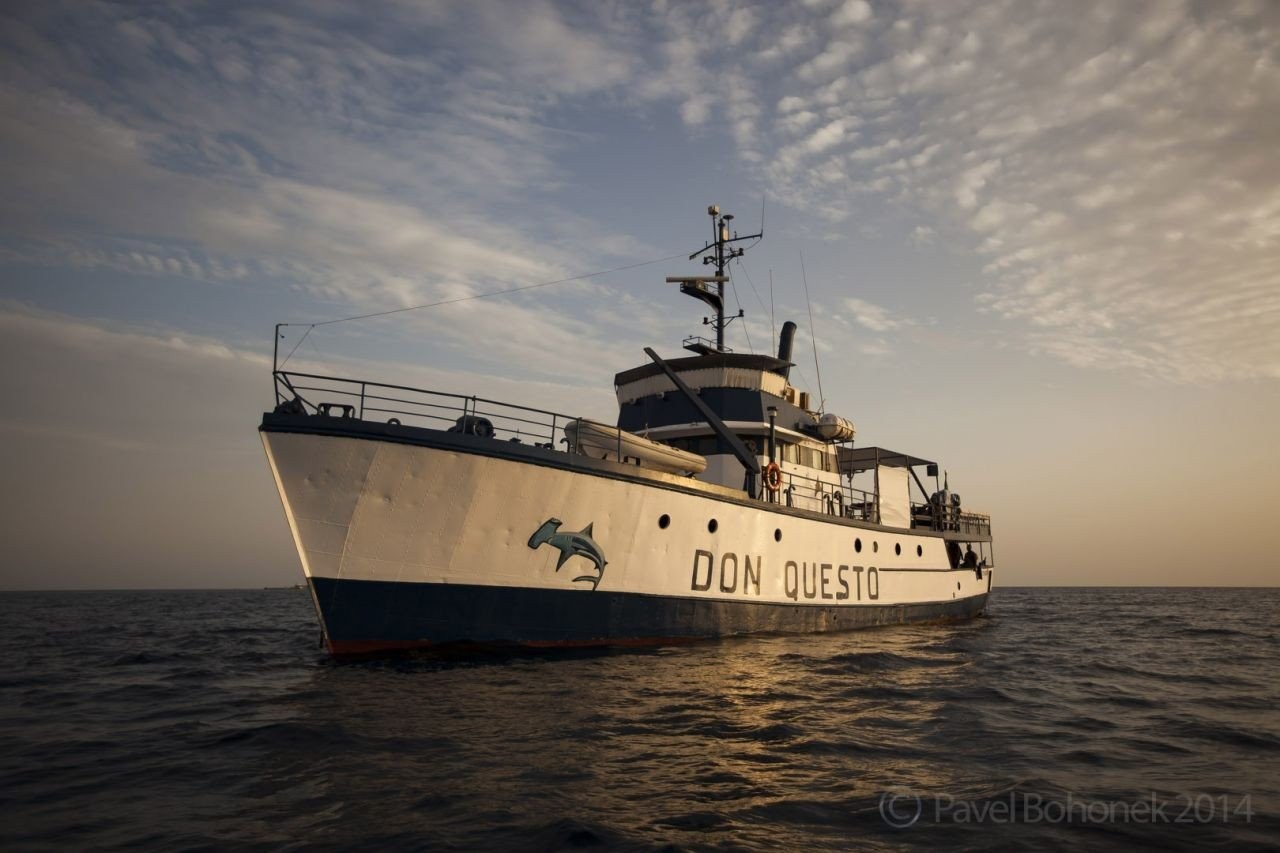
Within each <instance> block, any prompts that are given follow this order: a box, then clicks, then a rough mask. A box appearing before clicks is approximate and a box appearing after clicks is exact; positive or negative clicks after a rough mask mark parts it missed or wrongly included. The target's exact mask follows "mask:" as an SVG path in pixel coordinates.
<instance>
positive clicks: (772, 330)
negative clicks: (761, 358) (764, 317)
mask: <svg viewBox="0 0 1280 853" xmlns="http://www.w3.org/2000/svg"><path fill="white" fill-rule="evenodd" d="M769 334H770V335H772V336H773V351H774V352H777V351H778V321H777V320H776V319H775V318H774V314H773V267H769Z"/></svg>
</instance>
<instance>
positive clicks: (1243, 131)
mask: <svg viewBox="0 0 1280 853" xmlns="http://www.w3.org/2000/svg"><path fill="white" fill-rule="evenodd" d="M853 8H854V7H852V6H842V7H840V9H839V11H835V12H834V13H833V17H842V19H843V16H846V15H847V16H848V17H849V18H850V21H851V22H852V18H854V17H858V18H859V19H860V20H858V21H857V23H858V24H859V26H858V28H857V29H854V30H848V31H846V30H841V29H839V28H836V29H833V30H829V31H825V32H823V33H822V37H821V39H819V40H818V41H817V42H815V43H813V44H811V45H808V46H807V47H806V48H805V51H802V52H801V53H800V54H799V55H798V56H797V57H795V62H794V64H793V65H792V66H791V70H790V72H789V73H788V74H785V75H783V76H781V77H778V76H773V77H765V76H761V77H759V78H757V79H755V80H754V82H753V85H755V86H756V87H757V90H758V91H759V92H760V97H761V99H762V100H766V101H768V102H771V103H775V104H777V105H778V109H777V111H776V113H774V114H771V123H770V124H768V125H766V126H762V127H761V128H760V129H759V131H758V135H757V136H758V139H757V143H756V150H757V152H759V151H760V150H761V146H762V145H763V146H764V147H763V150H764V157H763V162H764V163H766V164H767V166H766V174H767V181H768V188H769V190H770V191H771V193H772V194H773V196H774V197H775V198H777V199H778V200H780V201H782V202H783V203H784V204H788V205H791V206H793V207H795V208H796V209H803V210H806V211H817V212H822V213H824V214H825V216H826V217H827V218H828V219H829V220H830V221H831V222H832V223H840V222H845V221H862V220H865V218H866V216H867V215H868V214H869V213H870V214H871V215H875V212H876V211H879V210H882V209H884V208H886V207H889V208H897V209H898V210H900V211H902V212H903V213H905V214H906V215H909V216H911V217H912V218H914V219H916V220H917V221H920V220H924V221H926V222H928V223H929V225H928V226H927V227H929V228H930V229H931V231H932V233H937V232H939V231H943V230H945V233H947V234H948V235H949V236H950V235H963V234H964V233H965V232H966V231H967V232H968V234H969V235H970V238H971V240H972V243H971V245H972V246H973V248H974V249H975V250H976V251H978V252H979V253H980V254H981V255H982V256H983V257H984V259H985V267H984V272H983V278H984V282H983V283H982V284H981V285H980V287H979V291H980V293H979V302H978V305H979V307H980V308H981V309H982V310H984V311H987V312H989V313H991V314H992V315H993V316H996V317H998V318H1000V319H1001V320H1002V321H1004V323H1005V326H1004V328H1006V329H1007V330H1009V332H1010V333H1011V334H1012V339H1013V340H1016V341H1021V342H1022V344H1023V345H1024V346H1025V347H1027V348H1029V349H1031V350H1033V351H1036V352H1040V353H1044V354H1046V355H1050V356H1052V357H1055V358H1061V359H1063V360H1065V361H1068V362H1069V363H1071V364H1075V365H1081V366H1088V367H1090V368H1102V367H1112V368H1116V369H1123V370H1130V371H1136V372H1140V373H1143V374H1146V375H1149V376H1155V377H1159V378H1161V379H1164V380H1169V381H1175V382H1214V381H1226V380H1233V379H1247V378H1256V377H1275V376H1276V375H1277V374H1280V312H1277V310H1276V302H1277V294H1280V269H1278V267H1280V264H1277V262H1276V258H1277V257H1278V256H1280V161H1277V160H1276V159H1275V157H1274V156H1272V154H1271V152H1273V151H1275V150H1277V149H1280V118H1277V117H1278V116H1280V65H1277V63H1276V62H1275V61H1274V58H1273V56H1272V53H1273V51H1272V45H1274V43H1275V41H1276V39H1277V37H1280V12H1278V11H1277V9H1276V8H1275V7H1274V6H1271V5H1267V4H1250V3H1238V4H1221V5H1218V6H1215V7H1214V10H1213V11H1212V13H1209V14H1201V13H1198V12H1197V11H1196V10H1195V8H1194V7H1192V6H1190V5H1188V4H1182V3H1175V2H1158V3H1146V4H1138V5H1136V6H1125V7H1117V6H1111V5H1102V4H1094V5H1091V6H1088V7H1087V9H1086V10H1084V12H1083V13H1082V12H1081V10H1080V9H1079V8H1078V7H1072V8H1067V7H1061V8H1058V7H1031V6H1026V5H1021V6H1019V5H1017V4H1014V5H1004V4H990V3H977V2H970V3H965V2H958V3H947V4H932V5H930V4H908V3H902V4H888V3H886V4H881V5H879V6H877V8H876V10H875V14H874V15H873V16H870V17H869V18H868V17H867V16H866V15H864V14H863V13H854V12H852V11H850V10H852V9H853ZM815 83H818V84H821V85H819V86H818V87H817V88H815V85H814V84H815ZM851 122H857V125H856V127H857V133H856V134H853V133H845V134H843V135H841V134H838V133H836V132H835V129H836V128H839V127H841V126H842V124H841V123H844V124H843V127H845V128H846V129H848V128H850V127H852V126H854V125H851V124H850V123H851ZM762 140H763V141H762ZM770 150H772V152H773V153H772V155H771V154H770V153H769V152H770ZM757 156H758V155H757ZM846 227H847V226H846ZM917 242H920V241H919V240H917Z"/></svg>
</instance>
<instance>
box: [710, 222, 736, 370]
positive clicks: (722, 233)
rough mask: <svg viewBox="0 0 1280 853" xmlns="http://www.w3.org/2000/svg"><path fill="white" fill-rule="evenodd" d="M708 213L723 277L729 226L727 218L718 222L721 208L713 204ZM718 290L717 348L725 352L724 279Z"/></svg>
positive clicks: (718, 274)
mask: <svg viewBox="0 0 1280 853" xmlns="http://www.w3.org/2000/svg"><path fill="white" fill-rule="evenodd" d="M707 213H709V214H711V229H712V231H714V232H715V238H716V239H715V243H716V275H717V276H718V277H719V278H721V279H723V278H724V268H725V266H727V262H726V261H725V259H724V244H725V241H726V240H728V239H729V226H728V224H726V222H725V220H723V219H721V220H720V221H719V222H716V216H717V215H718V214H719V213H720V208H719V207H716V206H715V205H712V206H711V207H709V208H707ZM730 253H732V250H730ZM716 292H717V293H719V294H720V305H719V306H718V307H717V309H716V349H717V350H719V351H720V352H724V327H725V326H726V325H727V324H726V323H725V321H724V281H723V280H722V281H720V282H718V283H717V284H716Z"/></svg>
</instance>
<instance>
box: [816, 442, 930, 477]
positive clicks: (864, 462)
mask: <svg viewBox="0 0 1280 853" xmlns="http://www.w3.org/2000/svg"><path fill="white" fill-rule="evenodd" d="M836 454H837V460H838V462H839V464H840V473H841V474H857V473H858V472H860V471H872V470H874V469H875V468H876V466H877V465H887V466H889V467H891V468H914V467H915V466H916V465H935V464H937V463H935V462H933V461H932V460H930V459H921V458H920V457H919V456H912V455H911V454H909V453H899V452H898V451H896V450H886V449H885V448H883V447H841V448H840V449H839V450H837V451H836Z"/></svg>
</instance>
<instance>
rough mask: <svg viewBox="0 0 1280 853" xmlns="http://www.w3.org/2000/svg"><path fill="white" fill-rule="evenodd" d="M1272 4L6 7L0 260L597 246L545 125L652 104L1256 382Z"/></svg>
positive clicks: (441, 265) (303, 258)
mask: <svg viewBox="0 0 1280 853" xmlns="http://www.w3.org/2000/svg"><path fill="white" fill-rule="evenodd" d="M1278 19H1280V13H1278V12H1277V11H1276V9H1275V8H1274V6H1272V5H1268V4H1256V5H1255V4H1248V3H1239V4H1217V5H1215V6H1214V7H1213V9H1212V11H1209V12H1206V11H1204V10H1198V9H1197V7H1194V6H1192V5H1189V4H1182V3H1176V2H1153V3H1145V4H1138V5H1130V6H1114V5H1107V4H1094V5H1090V6H1088V7H1086V8H1085V9H1084V10H1083V11H1082V10H1080V9H1079V8H1077V7H1072V8H1067V7H1056V6H1052V4H1050V5H1046V6H1027V5H1019V4H1012V5H1010V4H993V3H980V2H976V0H971V2H955V3H946V4H917V3H909V2H903V3H892V2H885V3H878V4H876V5H875V7H874V8H872V6H871V5H869V4H866V3H862V2H845V3H836V2H815V3H801V4H794V3H792V4H786V3H778V4H764V3H757V4H719V3H716V4H710V5H708V6H693V5H689V4H683V3H668V4H660V5H659V6H655V7H654V8H652V9H640V8H638V7H629V6H627V5H626V4H622V5H618V6H614V5H609V4H595V5H590V4H588V5H577V6H569V5H563V4H549V3H540V2H535V3H528V4H519V5H518V7H514V8H513V7H512V6H511V5H510V4H501V3H486V2H476V3H441V4H431V5H427V6H421V5H419V4H414V3H391V4H388V5H387V6H386V7H384V9H383V10H382V14H379V15H377V16H370V15H367V14H363V13H361V11H360V10H356V9H354V8H353V7H347V6H343V5H342V4H334V5H325V4H319V5H317V4H297V5H292V4H288V3H286V4H282V5H277V6H272V7H270V8H267V7H259V6H247V7H243V8H241V7H234V8H233V7H221V6H205V7H196V6H163V5H162V6H147V7H145V8H128V9H125V8H123V7H120V6H117V5H113V4H106V3H84V4H78V5H77V11H76V14H75V15H74V16H67V15H65V14H61V13H60V12H59V10H58V6H57V4H41V5H37V6H29V7H24V8H23V9H22V10H21V11H20V12H18V13H14V12H8V18H7V19H6V26H5V27H4V28H3V34H2V35H0V40H2V41H0V46H2V47H3V48H4V50H3V51H2V52H0V68H3V70H4V79H5V80H6V81H7V83H6V84H5V85H3V86H0V178H2V179H3V180H4V181H5V185H6V188H7V192H6V193H5V195H4V197H3V198H2V199H0V224H2V225H3V226H4V229H5V234H6V235H7V236H6V237H5V239H4V240H3V241H0V253H2V255H0V256H3V257H5V258H7V259H9V260H10V261H14V262H31V261H34V262H38V263H42V264H50V265H52V264H58V263H61V264H66V265H75V266H79V267H81V268H113V269H129V270H134V271H144V272H147V274H149V275H156V276H162V275H174V276H181V277H184V278H189V279H192V280H196V281H205V280H208V281H234V282H237V283H238V286H245V287H255V286H257V287H263V288H271V287H281V286H285V287H295V288H299V287H300V288H303V289H304V290H305V291H306V292H309V293H310V294H312V295H313V296H315V297H316V298H319V299H325V300H333V301H339V302H342V303H345V304H347V305H348V306H351V307H352V309H353V311H352V313H355V312H356V310H358V309H360V308H366V307H369V308H384V307H394V306H401V305H406V304H414V303H416V302H423V301H429V300H430V299H431V298H433V297H435V296H437V295H438V294H441V293H445V292H452V291H453V289H454V288H458V287H463V288H472V289H477V290H479V289H486V288H487V287H491V286H492V285H494V284H495V283H498V282H500V283H503V284H510V283H512V282H520V283H524V282H528V281H530V280H537V279H551V278H556V277H559V276H561V275H563V274H566V273H569V272H576V271H579V270H581V269H583V268H584V267H585V268H591V267H597V268H599V267H605V266H608V265H609V263H610V261H612V260H615V259H617V258H615V257H606V255H607V254H608V252H609V251H610V249H609V248H608V247H620V246H628V249H627V251H628V252H630V251H640V250H642V249H645V248H647V247H644V246H641V245H635V244H634V243H632V244H627V241H626V240H625V239H624V238H623V237H622V236H621V235H619V234H617V233H614V232H613V231H612V230H610V229H611V225H610V224H609V223H602V221H601V220H600V219H598V218H591V217H581V216H578V215H577V214H576V213H575V211H573V210H570V209H566V207H565V206H564V205H557V204H556V203H555V202H554V201H549V199H551V198H553V197H554V196H555V193H556V191H557V190H558V189H560V188H561V187H562V186H563V185H564V184H565V183H566V182H567V181H568V180H570V179H571V176H572V175H573V168H572V164H573V162H574V157H575V154H576V153H577V152H579V151H580V150H583V149H582V147H581V146H584V145H585V144H586V142H585V140H586V139H588V138H589V136H590V135H589V134H585V133H583V132H582V131H580V130H574V129H572V125H573V122H570V121H566V120H565V119H564V116H565V115H567V114H569V113H572V112H573V111H578V112H579V113H582V112H586V113H591V114H602V113H608V111H609V110H616V111H618V113H617V114H624V113H625V114H627V115H631V114H634V113H641V112H644V111H646V110H650V109H653V108H654V107H655V105H656V107H657V108H659V109H661V110H670V111H671V114H672V115H676V116H678V117H679V119H680V121H681V123H682V124H683V126H684V128H685V129H686V130H687V132H688V133H689V134H691V135H692V136H694V137H700V136H703V135H710V134H719V133H724V134H726V136H727V138H728V139H729V140H730V141H731V143H732V145H733V147H734V149H735V150H736V152H737V155H738V158H739V160H740V163H741V165H743V166H745V167H749V169H750V174H751V175H752V178H753V179H754V180H758V181H759V182H760V189H761V190H762V191H763V192H765V193H767V194H768V195H769V196H770V197H771V198H773V199H775V200H777V201H780V202H782V203H783V204H787V205H789V206H792V207H794V208H795V209H797V210H803V211H805V212H806V214H807V215H811V216H820V217H823V218H824V219H825V220H826V224H827V225H828V226H830V228H832V229H836V231H835V232H833V233H839V229H844V233H847V231H848V229H849V228H852V227H865V226H866V225H867V224H868V223H869V222H871V221H876V220H878V219H879V218H881V217H880V216H879V214H880V213H881V212H882V211H885V210H897V211H900V212H901V214H902V215H903V216H905V217H906V218H909V219H910V220H912V221H914V222H921V223H926V224H925V225H924V227H927V228H930V229H932V233H933V234H939V233H943V234H946V235H948V239H949V240H950V239H954V238H955V237H956V236H958V235H964V234H966V233H967V234H968V235H969V239H970V246H971V249H972V251H975V252H977V253H979V254H980V255H981V257H982V259H983V261H984V264H985V266H984V270H983V274H982V279H983V280H982V281H981V282H980V283H979V285H980V286H979V288H978V290H979V291H980V293H979V303H978V304H979V306H980V307H981V309H982V310H985V311H987V312H990V314H991V315H992V316H993V317H997V318H999V319H1000V320H1001V321H1002V322H1003V323H1004V324H1005V325H1004V328H1006V329H1008V330H1010V333H1011V335H1010V337H1011V339H1013V340H1024V341H1025V345H1026V346H1027V347H1030V348H1035V349H1036V351H1038V352H1044V353H1046V354H1051V355H1053V356H1054V357H1058V358H1068V356H1067V355H1066V353H1067V352H1068V351H1069V349H1070V348H1071V347H1072V346H1075V347H1078V348H1079V352H1078V353H1077V356H1078V357H1076V356H1073V357H1072V358H1073V359H1074V361H1073V363H1088V364H1092V365H1097V364H1103V363H1107V362H1108V359H1110V360H1111V362H1112V363H1114V364H1116V365H1124V366H1126V367H1125V369H1135V370H1141V371H1142V372H1144V373H1149V374H1154V375H1159V376H1161V377H1164V378H1167V379H1171V380H1174V381H1218V380H1226V379H1230V378H1247V377H1269V376H1274V375H1275V374H1276V372H1277V370H1280V343H1277V342H1278V341H1280V319H1278V318H1277V316H1276V314H1275V312H1274V310H1272V294H1274V293H1275V292H1276V291H1277V290H1278V289H1280V287H1278V286H1277V271H1276V264H1275V261H1274V258H1275V257H1276V254H1277V246H1278V245H1280V165H1277V162H1278V161H1277V160H1276V159H1275V157H1274V156H1273V155H1272V152H1273V151H1274V150H1276V149H1277V148H1280V118H1277V116H1280V94H1278V93H1280V66H1277V64H1276V63H1275V61H1274V58H1273V57H1272V54H1271V52H1270V51H1271V45H1273V44H1274V43H1275V41H1276V35H1277V33H1278V32H1280V22H1278ZM706 32H717V33H722V34H723V35H724V36H725V37H724V38H722V39H717V40H710V41H709V40H708V39H706V38H704V37H703V34H704V33H706ZM727 72H731V73H727ZM770 105H773V108H770ZM33 200H34V203H33ZM514 222H520V223H522V224H521V225H520V226H519V227H514V226H512V225H511V224H510V223H514ZM565 222H573V223H574V226H575V230H576V232H577V233H576V234H575V235H574V236H573V237H572V238H570V237H568V236H566V232H565V230H564V228H563V227H562V224H561V223H565ZM853 223H857V224H856V226H855V225H854V224H853ZM913 239H915V240H916V242H917V243H922V242H924V240H926V239H928V237H927V236H920V237H917V238H913ZM602 247H604V248H602ZM613 251H615V252H616V251H620V250H619V249H614V250H613ZM661 253H662V252H660V251H656V250H655V251H653V252H652V254H651V256H657V255H658V254H661ZM635 257H636V255H635V254H629V255H628V256H627V257H626V260H633V259H634V258H635ZM485 310H488V309H479V310H477V311H474V312H470V313H469V314H468V316H471V315H474V316H477V317H480V316H484V312H485ZM536 314H537V311H536V310H531V311H530V312H529V315H528V316H533V315H536ZM460 315H461V314H460ZM508 318H509V319H512V320H519V321H520V322H524V321H525V320H526V319H527V317H526V315H525V314H521V313H519V312H515V311H514V310H513V312H512V313H511V314H509V316H508ZM488 319H493V318H488ZM543 325H548V326H549V327H550V329H549V330H548V331H549V333H550V334H553V335H555V334H557V332H556V331H555V330H559V331H558V334H561V335H563V334H570V333H571V334H575V335H576V334H578V331H579V330H574V329H571V328H570V327H571V326H572V322H571V321H567V320H562V319H556V318H550V319H546V318H544V323H543ZM535 326H537V327H541V325H539V324H535ZM472 331H473V332H474V331H475V330H474V329H473V330H472ZM560 339H561V338H560V337H557V340H560ZM529 345H530V346H531V345H532V342H531V341H530V343H529ZM1108 354H1109V355H1108Z"/></svg>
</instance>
